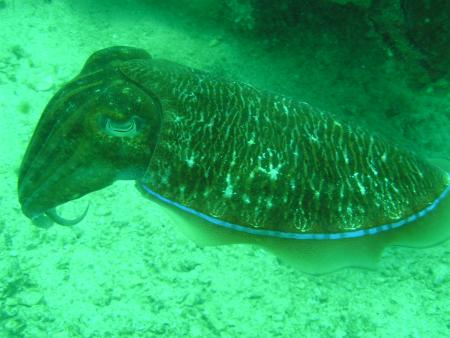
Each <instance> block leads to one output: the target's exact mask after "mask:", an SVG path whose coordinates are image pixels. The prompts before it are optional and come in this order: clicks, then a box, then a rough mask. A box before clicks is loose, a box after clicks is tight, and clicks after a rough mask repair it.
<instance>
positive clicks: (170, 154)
mask: <svg viewBox="0 0 450 338" xmlns="http://www.w3.org/2000/svg"><path fill="white" fill-rule="evenodd" d="M121 70H122V71H123V72H124V73H125V74H126V75H127V76H129V77H130V78H132V79H133V80H135V81H137V82H139V83H141V84H142V86H144V87H145V88H147V89H148V90H150V91H152V92H153V93H155V96H156V97H158V98H159V99H160V100H161V104H162V107H163V124H162V129H161V135H160V139H159V141H158V145H157V146H156V149H155V152H154V154H153V156H152V159H151V161H150V164H149V167H148V169H147V173H146V176H145V178H144V181H145V182H146V183H147V184H148V186H149V187H151V188H152V189H153V190H155V191H156V192H158V193H159V194H161V195H163V196H164V197H167V198H169V199H171V200H173V201H176V202H178V203H180V204H182V205H185V206H189V207H190V208H192V209H194V210H197V211H201V212H203V213H205V214H208V215H211V216H214V217H216V218H219V219H222V220H226V221H228V222H231V223H235V224H239V225H244V226H247V227H253V228H264V229H272V230H280V231H285V232H294V233H296V232H298V233H335V232H345V231H352V230H357V229H362V228H371V227H374V226H379V225H382V224H386V223H392V222H395V221H398V220H400V219H404V218H406V217H408V216H410V215H412V214H414V213H417V212H418V211H420V210H422V209H424V208H425V207H426V206H428V205H429V204H430V203H431V202H432V201H434V200H435V199H436V198H437V197H438V196H439V195H440V194H441V193H442V191H443V190H444V189H445V188H446V187H447V185H448V178H447V175H446V173H444V172H442V171H440V170H439V169H437V168H435V167H432V166H430V165H428V164H427V163H425V162H423V161H421V160H420V159H418V158H417V157H415V156H414V155H412V154H409V153H407V152H405V151H402V150H400V149H398V148H396V147H395V146H393V145H390V144H388V143H386V142H384V141H383V140H381V139H379V138H377V137H375V136H373V135H370V134H368V133H367V132H365V131H363V130H361V129H358V128H352V127H350V126H348V125H345V124H342V123H340V122H338V121H336V120H335V119H333V118H332V117H331V116H330V115H327V114H324V113H322V112H320V111H319V110H317V109H315V108H313V107H311V106H310V105H308V104H306V103H303V102H299V101H296V100H293V99H290V98H287V97H284V96H281V95H275V94H272V93H268V92H264V91H260V90H258V89H255V88H253V87H252V86H249V85H246V84H243V83H239V82H234V81H229V80H224V79H222V78H217V77H214V76H212V75H210V74H207V73H204V72H200V71H197V70H193V69H190V68H187V67H182V66H179V65H176V64H174V63H171V62H167V61H157V60H154V61H151V60H139V61H131V62H128V63H126V64H124V65H123V66H121Z"/></svg>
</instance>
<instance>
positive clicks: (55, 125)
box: [18, 47, 161, 225]
mask: <svg viewBox="0 0 450 338" xmlns="http://www.w3.org/2000/svg"><path fill="white" fill-rule="evenodd" d="M136 59H139V60H143V61H144V60H150V56H149V55H148V54H147V53H146V52H144V51H142V50H140V49H135V48H129V47H112V48H108V49H106V50H101V51H99V52H97V53H94V54H93V55H92V56H91V57H90V58H89V59H88V61H87V62H86V64H85V66H84V68H83V70H82V71H81V73H80V74H79V75H78V76H77V77H75V78H74V79H73V80H72V81H70V82H69V83H67V84H66V85H65V86H63V87H62V88H61V89H60V90H59V91H58V92H57V94H56V95H55V96H54V97H53V98H52V99H51V101H50V102H49V104H48V105H47V107H46V108H45V110H44V112H43V114H42V117H41V119H40V121H39V123H38V125H37V127H36V130H35V131H34V134H33V136H32V138H31V141H30V143H29V146H28V149H27V151H26V153H25V156H24V158H23V161H22V164H21V167H20V172H19V182H18V191H19V201H20V203H21V206H22V210H23V212H24V214H25V215H26V216H28V217H29V218H31V219H37V218H42V217H43V215H46V216H47V217H49V218H50V219H51V220H53V221H54V222H56V223H58V224H62V225H73V224H76V223H78V222H80V221H81V220H82V219H83V218H84V217H85V216H86V214H87V210H88V208H86V210H85V211H84V212H83V213H82V214H81V215H80V216H79V217H76V218H75V219H65V218H63V217H61V216H60V215H58V213H57V212H56V209H55V208H56V207H57V206H59V205H61V204H63V203H66V202H68V201H71V200H74V199H77V198H80V197H82V196H84V195H86V194H88V193H90V192H92V191H95V190H99V189H102V188H104V187H106V186H108V185H110V184H111V183H113V182H114V181H115V180H117V179H130V180H135V179H138V178H139V177H141V176H142V175H143V173H144V171H145V169H146V167H147V164H148V161H149V159H150V157H151V154H152V152H153V149H154V147H155V144H156V140H157V137H158V134H159V129H160V124H161V107H160V103H159V101H158V100H157V99H156V98H155V96H154V95H153V94H152V93H150V92H149V91H148V90H147V89H144V88H142V87H141V86H140V85H139V84H138V83H134V82H130V81H129V80H128V79H126V77H124V76H123V74H122V73H121V71H120V69H119V67H120V65H121V64H123V63H124V62H127V61H129V60H136Z"/></svg>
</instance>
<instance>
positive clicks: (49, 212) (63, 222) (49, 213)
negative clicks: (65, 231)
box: [45, 204, 89, 226]
mask: <svg viewBox="0 0 450 338" xmlns="http://www.w3.org/2000/svg"><path fill="white" fill-rule="evenodd" d="M88 210H89V204H88V205H87V206H86V208H85V209H84V211H83V213H82V214H81V215H80V216H78V217H76V218H73V219H67V218H64V217H62V216H60V215H58V213H57V211H56V208H51V209H49V210H47V211H46V212H45V215H47V216H48V217H49V218H50V219H51V220H52V221H53V222H55V223H56V224H59V225H64V226H72V225H75V224H78V223H80V222H81V221H82V220H83V219H84V218H85V217H86V215H87V213H88Z"/></svg>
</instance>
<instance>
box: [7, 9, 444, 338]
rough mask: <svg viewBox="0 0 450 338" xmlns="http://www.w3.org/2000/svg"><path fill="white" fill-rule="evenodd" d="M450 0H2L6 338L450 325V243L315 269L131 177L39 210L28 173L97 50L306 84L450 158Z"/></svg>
mask: <svg viewBox="0 0 450 338" xmlns="http://www.w3.org/2000/svg"><path fill="white" fill-rule="evenodd" d="M449 13H450V8H449V5H448V4H447V2H446V1H425V0H419V1H411V0H410V1H405V0H404V1H386V0H374V1H373V2H370V1H342V0H341V1H336V2H332V1H325V0H324V1H306V0H305V1H294V0H291V1H279V2H272V1H268V0H266V1H256V0H254V1H252V0H234V1H231V0H230V1H225V0H217V1H215V0H203V1H201V0H195V1H194V0H192V1H187V0H183V1H175V0H170V1H156V0H155V1H144V0H141V1H139V0H129V1H126V0H124V1H118V0H116V1H87V0H82V1H76V0H53V1H50V0H49V1H40V0H34V1H33V0H22V1H18V0H3V1H0V112H1V114H0V124H1V126H2V128H1V129H2V132H1V136H0V174H1V178H2V182H3V186H2V194H1V195H0V207H1V214H0V338H3V337H5V338H9V337H30V338H34V337H51V338H53V337H57V338H63V337H159V336H160V337H349V338H352V337H427V338H428V337H448V336H450V265H449V264H450V242H449V241H447V242H446V243H443V244H441V245H439V246H436V247H433V248H428V249H423V250H410V249H405V248H389V249H387V250H385V252H384V254H383V257H382V259H381V261H380V265H379V268H378V269H377V270H376V271H365V270H357V269H346V270H342V271H338V272H335V273H331V274H328V275H324V276H310V275H307V274H303V273H301V272H298V271H295V270H293V269H292V268H290V267H289V266H286V265H284V264H282V263H280V262H279V261H278V260H277V259H276V258H275V257H274V256H273V255H271V254H269V253H266V252H265V251H263V250H262V249H260V248H257V247H253V246H249V245H230V246H221V247H207V248H201V247H199V246H197V245H195V244H194V243H192V242H191V241H189V240H188V239H186V238H185V237H184V236H183V235H182V234H181V233H179V232H178V231H176V229H175V227H174V225H173V224H172V223H171V221H170V220H169V218H168V217H167V215H165V214H164V213H163V212H162V211H161V210H160V209H159V208H158V206H156V205H155V204H152V203H151V202H149V201H147V200H146V199H143V198H142V196H141V195H140V194H139V193H138V192H137V191H136V189H135V188H134V186H133V184H132V183H130V182H117V183H116V184H114V185H113V186H111V187H108V188H106V189H104V190H101V191H97V192H94V193H92V194H90V195H88V196H86V197H85V198H83V199H82V200H81V201H80V202H79V203H73V205H68V206H67V207H66V210H62V212H63V213H64V215H69V216H70V213H71V212H78V211H79V210H80V208H81V209H82V208H83V207H84V205H85V204H84V203H85V201H86V200H88V201H90V204H91V208H90V211H89V214H88V216H87V217H86V219H85V220H84V221H83V222H81V223H79V224H77V225H76V226H74V227H71V228H68V227H62V226H57V225H55V226H52V227H50V228H48V229H42V228H38V227H36V226H35V225H33V224H32V223H31V222H30V220H29V219H27V218H26V217H25V216H24V215H23V214H22V212H21V209H20V205H19V202H18V199H17V172H18V168H19V166H20V162H21V159H22V156H23V153H24V151H25V149H26V146H27V143H28V141H29V139H30V137H31V135H32V132H33V130H34V128H35V125H36V123H37V121H38V119H39V117H40V114H41V112H42V110H43V109H44V107H45V105H46V104H47V102H48V100H49V99H50V98H51V97H52V96H53V94H54V93H55V92H56V91H57V90H58V88H60V86H62V85H63V84H64V83H65V82H67V81H68V80H70V79H71V78H73V77H74V76H75V75H76V74H77V73H78V72H79V70H80V68H81V66H82V65H83V63H84V62H85V60H86V58H87V57H88V56H89V55H90V54H92V53H93V52H94V51H96V50H99V49H101V48H105V47H109V46H113V45H129V46H136V47H139V48H143V49H145V50H147V51H148V52H149V53H151V54H152V55H153V56H155V57H158V58H165V59H170V60H172V61H175V62H178V63H181V64H184V65H188V66H192V67H196V68H200V69H203V70H206V71H210V72H213V73H216V74H219V75H221V76H225V77H227V78H232V79H236V80H239V81H243V82H246V83H251V84H253V85H255V86H257V87H259V88H264V89H268V90H271V91H274V92H279V93H283V94H286V95H289V96H293V97H295V98H298V99H300V100H303V101H307V102H309V103H311V104H313V105H314V106H316V107H318V108H320V109H323V110H326V111H329V112H331V113H332V114H335V115H336V116H338V117H339V118H340V119H342V120H345V121H348V122H350V123H352V124H354V125H360V126H363V127H365V128H370V129H371V130H373V131H375V132H377V133H380V134H382V135H383V136H384V137H385V138H388V139H389V140H391V141H392V142H394V143H397V144H400V145H402V146H404V147H407V148H410V149H411V150H413V151H415V152H416V153H418V154H420V155H421V156H423V157H426V158H443V159H446V160H450V147H449V144H450V133H449V130H450V90H449V89H450V82H449V81H450V71H449V69H450V61H449V58H448V55H450V27H449V22H450V18H449V16H450V14H449Z"/></svg>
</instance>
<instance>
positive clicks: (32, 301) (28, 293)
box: [18, 290, 44, 306]
mask: <svg viewBox="0 0 450 338" xmlns="http://www.w3.org/2000/svg"><path fill="white" fill-rule="evenodd" d="M43 298H44V296H43V295H42V293H40V292H39V291H37V290H25V291H22V292H21V293H19V294H18V303H19V304H21V305H25V306H34V305H37V304H39V303H41V302H42V300H43Z"/></svg>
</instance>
